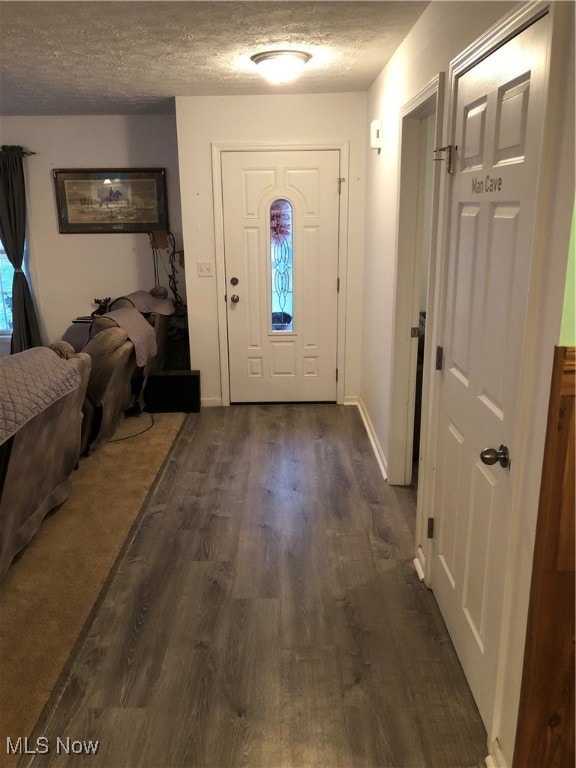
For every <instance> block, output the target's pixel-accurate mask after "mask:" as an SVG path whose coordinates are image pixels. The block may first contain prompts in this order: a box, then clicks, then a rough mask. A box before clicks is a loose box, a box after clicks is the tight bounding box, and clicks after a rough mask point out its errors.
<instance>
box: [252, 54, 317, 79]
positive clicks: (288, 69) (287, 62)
mask: <svg viewBox="0 0 576 768" xmlns="http://www.w3.org/2000/svg"><path fill="white" fill-rule="evenodd" d="M311 58H312V56H311V55H310V54H309V53H305V52H304V51H262V53H255V54H254V56H250V59H251V60H252V61H253V62H254V64H256V65H257V66H258V70H259V72H260V73H261V74H262V76H263V77H265V78H266V80H268V81H269V82H270V83H274V84H275V85H280V84H282V83H289V82H291V81H292V80H295V79H296V78H297V77H298V75H300V74H301V72H302V70H303V69H304V65H305V64H306V63H307V62H308V61H310V59H311Z"/></svg>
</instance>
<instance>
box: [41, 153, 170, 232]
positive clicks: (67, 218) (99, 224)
mask: <svg viewBox="0 0 576 768" xmlns="http://www.w3.org/2000/svg"><path fill="white" fill-rule="evenodd" d="M53 176H54V183H55V188H56V205H57V209H58V226H59V230H60V232H61V233H62V234H67V235H70V234H86V233H104V232H108V233H110V232H116V233H117V232H157V231H164V232H167V231H168V229H169V227H168V204H167V199H166V170H165V169H164V168H102V169H100V168H99V169H96V168H86V169H76V168H67V169H59V170H54V171H53Z"/></svg>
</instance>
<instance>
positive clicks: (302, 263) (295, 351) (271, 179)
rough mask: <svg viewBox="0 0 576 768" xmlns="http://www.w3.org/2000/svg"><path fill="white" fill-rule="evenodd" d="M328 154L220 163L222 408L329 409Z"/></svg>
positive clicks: (331, 192)
mask: <svg viewBox="0 0 576 768" xmlns="http://www.w3.org/2000/svg"><path fill="white" fill-rule="evenodd" d="M339 176H340V152H339V151H338V150H315V151H308V150H301V151H254V152H251V151H247V152H224V153H223V155H222V194H223V212H224V258H225V264H226V294H227V327H228V353H229V371H230V400H231V402H237V403H238V402H289V401H300V402H302V401H316V402H318V401H335V400H336V381H337V371H336V353H337V307H338V240H339V238H338V231H339V183H338V178H339Z"/></svg>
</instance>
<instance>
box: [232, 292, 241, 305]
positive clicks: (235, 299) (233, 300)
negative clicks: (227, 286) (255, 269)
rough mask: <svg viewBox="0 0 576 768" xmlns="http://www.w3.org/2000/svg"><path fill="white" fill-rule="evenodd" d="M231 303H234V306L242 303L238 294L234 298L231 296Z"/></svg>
mask: <svg viewBox="0 0 576 768" xmlns="http://www.w3.org/2000/svg"><path fill="white" fill-rule="evenodd" d="M230 301H231V302H232V304H238V302H239V301H240V296H238V295H237V294H234V295H233V296H230Z"/></svg>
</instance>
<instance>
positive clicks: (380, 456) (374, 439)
mask: <svg viewBox="0 0 576 768" xmlns="http://www.w3.org/2000/svg"><path fill="white" fill-rule="evenodd" d="M357 406H358V410H359V411H360V416H361V417H362V421H363V422H364V427H365V429H366V432H367V434H368V439H369V440H370V444H371V445H372V450H373V451H374V456H376V461H377V462H378V466H379V467H380V472H381V473H382V477H383V478H384V480H387V479H388V471H387V461H386V454H385V453H384V451H383V450H382V446H381V445H380V441H379V440H378V436H377V435H376V430H375V429H374V424H372V419H371V418H370V416H369V415H368V411H367V410H366V406H365V404H364V401H363V400H362V398H361V397H359V398H358V402H357Z"/></svg>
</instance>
